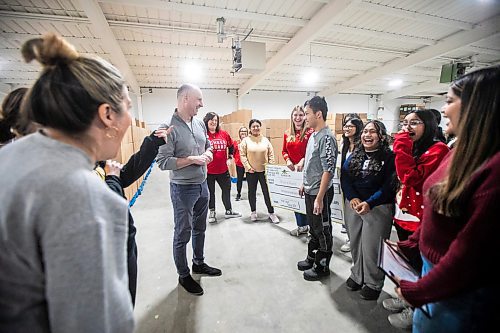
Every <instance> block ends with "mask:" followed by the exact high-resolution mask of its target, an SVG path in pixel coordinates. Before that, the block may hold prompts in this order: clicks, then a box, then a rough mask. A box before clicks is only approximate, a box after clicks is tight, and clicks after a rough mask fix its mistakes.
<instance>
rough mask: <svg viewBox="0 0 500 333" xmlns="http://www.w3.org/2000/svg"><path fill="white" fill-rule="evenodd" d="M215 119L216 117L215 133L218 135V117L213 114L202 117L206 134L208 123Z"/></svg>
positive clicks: (209, 113) (208, 113)
mask: <svg viewBox="0 0 500 333" xmlns="http://www.w3.org/2000/svg"><path fill="white" fill-rule="evenodd" d="M215 117H217V127H215V133H219V130H220V125H219V115H218V114H217V113H215V112H207V114H206V115H205V117H203V122H204V123H205V127H206V128H207V132H208V131H209V130H208V122H209V121H210V120H212V119H214V118H215Z"/></svg>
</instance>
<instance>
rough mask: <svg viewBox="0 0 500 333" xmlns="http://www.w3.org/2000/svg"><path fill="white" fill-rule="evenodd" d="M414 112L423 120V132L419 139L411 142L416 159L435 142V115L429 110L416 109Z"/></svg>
mask: <svg viewBox="0 0 500 333" xmlns="http://www.w3.org/2000/svg"><path fill="white" fill-rule="evenodd" d="M411 113H414V114H415V115H416V116H417V117H418V118H419V119H420V120H422V121H423V122H424V134H423V135H422V137H421V138H420V139H418V140H417V141H415V142H413V158H415V160H418V159H419V158H420V156H422V154H423V153H425V152H426V151H427V150H428V149H429V148H430V147H431V146H432V145H433V144H435V143H436V139H435V138H436V130H437V122H436V117H435V116H434V114H433V113H432V111H430V110H416V111H413V112H410V113H409V114H411Z"/></svg>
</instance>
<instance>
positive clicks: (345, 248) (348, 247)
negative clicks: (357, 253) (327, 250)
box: [340, 240, 351, 252]
mask: <svg viewBox="0 0 500 333" xmlns="http://www.w3.org/2000/svg"><path fill="white" fill-rule="evenodd" d="M340 251H342V252H351V242H350V241H349V240H347V242H345V244H344V245H342V246H341V247H340Z"/></svg>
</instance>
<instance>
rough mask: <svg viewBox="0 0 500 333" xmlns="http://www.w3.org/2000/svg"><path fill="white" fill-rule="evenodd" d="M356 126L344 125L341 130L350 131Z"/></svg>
mask: <svg viewBox="0 0 500 333" xmlns="http://www.w3.org/2000/svg"><path fill="white" fill-rule="evenodd" d="M355 127H356V126H354V125H344V127H342V128H345V129H351V128H355Z"/></svg>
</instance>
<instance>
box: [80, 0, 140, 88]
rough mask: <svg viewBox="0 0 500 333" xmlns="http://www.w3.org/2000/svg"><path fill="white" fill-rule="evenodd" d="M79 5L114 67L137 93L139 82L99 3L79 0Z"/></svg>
mask: <svg viewBox="0 0 500 333" xmlns="http://www.w3.org/2000/svg"><path fill="white" fill-rule="evenodd" d="M80 5H81V6H82V8H83V10H84V11H85V14H86V15H87V17H88V19H89V20H90V22H91V23H92V25H93V28H94V31H95V33H96V34H97V35H99V37H101V39H102V41H103V43H102V47H103V48H104V49H105V50H107V51H108V52H109V53H110V55H111V59H112V60H113V62H115V63H116V67H118V69H119V70H120V71H121V72H122V74H123V76H124V77H125V80H126V81H127V82H128V84H129V86H130V88H131V90H132V91H133V92H135V93H137V94H139V93H140V88H139V84H138V83H137V80H136V79H135V77H134V74H133V73H132V70H131V69H130V66H129V65H128V62H127V59H126V58H125V55H124V54H123V51H122V49H121V48H120V45H119V44H118V41H117V40H116V38H115V35H114V34H113V31H111V28H110V27H109V24H108V22H107V21H106V18H105V17H104V14H103V12H102V10H101V7H100V6H99V3H98V2H97V1H96V0H80Z"/></svg>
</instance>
